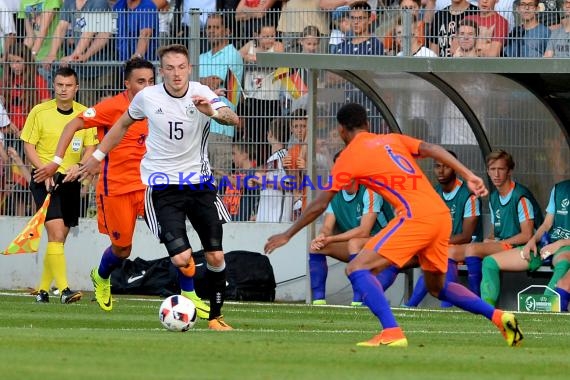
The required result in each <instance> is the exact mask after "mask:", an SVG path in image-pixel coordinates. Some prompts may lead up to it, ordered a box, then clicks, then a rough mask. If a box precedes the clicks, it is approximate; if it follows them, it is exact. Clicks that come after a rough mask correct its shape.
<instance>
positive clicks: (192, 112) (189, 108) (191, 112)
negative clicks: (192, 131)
mask: <svg viewBox="0 0 570 380" xmlns="http://www.w3.org/2000/svg"><path fill="white" fill-rule="evenodd" d="M195 114H196V107H195V106H194V105H193V104H190V105H188V106H186V116H188V117H193V116H194V115H195Z"/></svg>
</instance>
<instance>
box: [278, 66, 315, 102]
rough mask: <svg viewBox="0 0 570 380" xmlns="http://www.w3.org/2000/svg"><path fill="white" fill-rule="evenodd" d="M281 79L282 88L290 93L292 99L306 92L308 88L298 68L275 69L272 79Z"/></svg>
mask: <svg viewBox="0 0 570 380" xmlns="http://www.w3.org/2000/svg"><path fill="white" fill-rule="evenodd" d="M278 80H280V81H281V87H282V88H283V90H285V91H287V92H288V93H289V94H291V97H292V98H293V99H299V98H300V97H301V96H303V95H305V94H307V93H308V92H309V89H308V88H307V85H306V84H305V82H303V78H302V76H301V71H300V70H298V69H291V68H288V67H280V68H278V69H277V70H275V72H274V74H273V81H274V82H275V81H278Z"/></svg>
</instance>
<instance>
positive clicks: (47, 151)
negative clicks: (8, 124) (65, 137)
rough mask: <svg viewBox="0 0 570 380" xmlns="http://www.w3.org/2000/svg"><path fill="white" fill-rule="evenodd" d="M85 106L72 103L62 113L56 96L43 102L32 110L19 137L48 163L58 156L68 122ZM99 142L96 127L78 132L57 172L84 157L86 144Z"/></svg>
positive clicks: (64, 171)
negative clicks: (60, 138) (62, 134)
mask: <svg viewBox="0 0 570 380" xmlns="http://www.w3.org/2000/svg"><path fill="white" fill-rule="evenodd" d="M86 109H87V107H85V106H84V105H82V104H80V103H77V102H73V110H72V112H70V113H69V114H63V113H61V112H60V111H58V109H57V104H56V101H55V99H52V100H50V101H47V102H44V103H40V104H38V105H37V106H35V107H34V108H32V110H31V111H30V113H29V115H28V118H27V119H26V124H24V129H22V134H21V136H20V138H21V139H22V140H24V141H25V142H27V143H29V144H32V145H35V146H36V152H37V153H38V156H39V157H40V160H41V161H42V163H44V164H45V163H48V162H50V161H51V160H52V159H53V156H54V155H55V149H56V148H57V143H58V142H59V137H60V136H61V133H62V132H63V128H64V127H65V125H66V124H67V123H69V122H70V121H71V120H73V119H74V118H75V116H77V115H78V114H79V113H81V112H83V111H84V110H86ZM97 144H98V141H97V129H96V128H89V129H82V130H80V131H77V132H75V134H74V135H73V140H71V144H69V146H68V147H67V150H66V151H65V155H64V156H63V162H62V163H61V165H60V166H59V169H58V172H60V173H63V174H65V173H66V172H67V170H68V169H69V167H70V166H72V165H74V164H76V163H78V162H79V161H80V160H81V153H82V151H83V147H86V146H91V145H97Z"/></svg>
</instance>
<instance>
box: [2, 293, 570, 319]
mask: <svg viewBox="0 0 570 380" xmlns="http://www.w3.org/2000/svg"><path fill="white" fill-rule="evenodd" d="M0 296H9V297H30V299H31V298H32V297H33V296H32V295H30V294H29V293H28V292H27V291H13V292H10V291H0ZM121 300H126V301H135V302H156V303H158V302H162V301H163V298H159V297H158V296H148V298H140V297H130V296H127V295H122V294H120V295H118V298H117V301H119V302H120V301H121ZM88 302H90V300H89V301H88ZM83 304H85V302H83ZM224 304H228V305H238V306H239V305H241V306H246V305H253V306H265V307H289V308H291V307H298V308H314V309H315V310H317V309H326V308H333V309H349V310H354V311H367V310H368V309H367V308H366V307H354V306H347V305H319V306H314V305H310V304H304V303H285V302H239V301H225V302H224ZM392 310H394V311H396V312H398V313H401V314H404V315H405V314H407V313H410V314H414V313H443V314H453V313H466V312H465V311H463V310H457V309H454V310H447V309H446V310H443V309H422V308H407V307H392ZM505 311H508V310H505ZM256 312H258V313H261V312H263V311H256ZM512 312H513V313H516V314H517V315H519V314H521V315H541V316H546V315H547V316H557V317H560V318H570V313H556V312H550V313H549V312H542V313H540V312H534V311H516V310H515V311H512Z"/></svg>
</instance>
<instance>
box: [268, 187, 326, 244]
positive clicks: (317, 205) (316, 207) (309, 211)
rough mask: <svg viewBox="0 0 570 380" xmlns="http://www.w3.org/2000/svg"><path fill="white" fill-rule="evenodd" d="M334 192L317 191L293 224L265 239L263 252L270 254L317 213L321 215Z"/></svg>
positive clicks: (285, 242)
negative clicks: (317, 193) (315, 195)
mask: <svg viewBox="0 0 570 380" xmlns="http://www.w3.org/2000/svg"><path fill="white" fill-rule="evenodd" d="M336 193H337V192H336V191H322V192H321V193H319V195H317V198H315V199H314V200H313V201H312V202H311V203H309V205H308V206H307V208H306V209H305V211H303V213H302V214H301V216H300V217H299V219H297V220H296V221H295V223H293V225H292V226H291V227H289V228H288V229H287V231H285V232H283V233H281V234H277V235H273V236H271V237H270V238H269V239H268V240H267V243H265V253H266V254H270V253H272V252H273V251H274V250H275V249H277V248H279V247H281V246H283V245H285V244H287V242H288V241H289V240H290V239H291V238H292V237H293V236H295V234H296V233H297V232H299V231H300V230H301V229H302V228H303V227H305V226H307V225H308V224H309V223H312V222H313V221H314V220H315V219H317V218H318V217H319V215H321V214H322V213H323V212H324V211H325V210H326V208H327V205H328V204H329V202H330V201H331V200H332V199H333V197H334V196H335V194H336Z"/></svg>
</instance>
